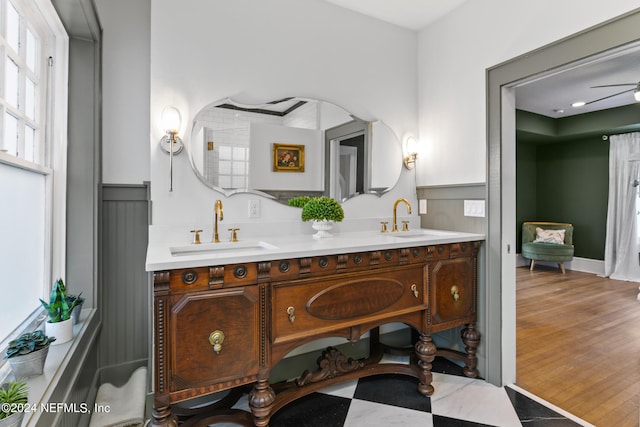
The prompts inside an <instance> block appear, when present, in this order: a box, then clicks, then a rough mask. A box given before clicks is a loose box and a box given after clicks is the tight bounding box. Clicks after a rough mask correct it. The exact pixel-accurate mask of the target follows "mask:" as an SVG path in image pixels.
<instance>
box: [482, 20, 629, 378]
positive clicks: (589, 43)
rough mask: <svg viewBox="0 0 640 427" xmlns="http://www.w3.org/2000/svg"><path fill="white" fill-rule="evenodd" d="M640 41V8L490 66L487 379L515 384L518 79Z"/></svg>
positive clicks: (488, 114)
mask: <svg viewBox="0 0 640 427" xmlns="http://www.w3.org/2000/svg"><path fill="white" fill-rule="evenodd" d="M639 40H640V9H636V10H634V11H632V12H629V13H627V14H624V15H622V16H620V17H617V18H614V19H612V20H610V21H606V22H604V23H602V24H599V25H597V26H595V27H592V28H589V29H587V30H584V31H582V32H580V33H578V34H576V35H572V36H570V37H567V38H565V39H562V40H559V41H557V42H555V43H552V44H550V45H547V46H544V47H542V48H540V49H537V50H535V51H532V52H529V53H527V54H524V55H522V56H519V57H516V58H514V59H512V60H509V61H507V62H504V63H502V64H498V65H496V66H495V67H492V68H489V69H487V72H486V84H487V171H488V174H487V201H488V203H487V212H488V217H487V218H488V221H487V242H486V253H487V257H486V259H487V263H486V291H487V295H486V307H485V313H487V318H486V325H487V327H486V334H485V335H486V336H485V339H484V342H485V344H486V346H487V347H486V348H487V372H486V378H487V380H488V381H489V382H491V383H492V384H495V385H505V384H512V383H515V379H516V335H515V334H516V328H515V323H516V318H515V313H516V311H515V301H516V297H515V253H516V247H515V245H516V240H515V233H516V230H515V187H514V186H513V185H511V184H509V183H508V180H510V179H512V178H513V177H514V176H515V140H516V136H515V97H514V93H513V88H514V87H515V86H517V84H518V82H522V81H525V80H527V79H531V78H533V76H542V75H545V74H548V73H550V72H553V71H554V70H555V71H560V70H562V69H563V68H565V67H569V66H570V65H571V66H575V65H576V64H578V63H580V62H589V61H592V60H594V59H597V58H598V57H601V56H604V55H609V54H610V53H611V52H612V51H615V50H617V49H625V48H628V47H629V46H631V45H632V44H634V43H637V42H638V41H639Z"/></svg>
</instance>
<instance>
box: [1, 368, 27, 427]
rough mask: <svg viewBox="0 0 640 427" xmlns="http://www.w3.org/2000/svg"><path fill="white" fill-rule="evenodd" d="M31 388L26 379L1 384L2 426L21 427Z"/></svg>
mask: <svg viewBox="0 0 640 427" xmlns="http://www.w3.org/2000/svg"><path fill="white" fill-rule="evenodd" d="M28 396H29V389H28V388H27V383H25V382H24V381H22V380H20V381H10V382H8V383H5V384H2V386H0V427H20V426H21V425H22V419H23V418H24V412H25V411H24V409H25V407H26V405H27V398H28Z"/></svg>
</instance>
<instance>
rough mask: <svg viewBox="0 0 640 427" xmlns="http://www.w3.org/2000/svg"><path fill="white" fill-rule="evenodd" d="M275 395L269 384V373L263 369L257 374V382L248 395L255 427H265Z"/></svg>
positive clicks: (267, 423)
mask: <svg viewBox="0 0 640 427" xmlns="http://www.w3.org/2000/svg"><path fill="white" fill-rule="evenodd" d="M275 399H276V393H275V392H274V391H273V389H272V388H271V385H270V384H269V371H268V370H266V369H264V370H261V371H260V372H259V373H258V382H256V384H255V385H254V386H253V390H251V393H249V408H251V413H252V414H253V416H254V419H255V425H256V426H257V427H267V426H268V425H269V419H270V418H271V409H272V408H273V402H274V401H275Z"/></svg>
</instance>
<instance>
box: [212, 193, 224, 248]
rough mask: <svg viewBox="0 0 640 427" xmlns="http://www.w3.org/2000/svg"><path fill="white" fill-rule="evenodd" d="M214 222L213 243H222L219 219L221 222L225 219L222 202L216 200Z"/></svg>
mask: <svg viewBox="0 0 640 427" xmlns="http://www.w3.org/2000/svg"><path fill="white" fill-rule="evenodd" d="M213 213H214V222H213V243H220V236H219V235H218V218H220V221H222V219H223V218H224V215H223V212H222V200H220V199H218V200H216V205H215V206H214V208H213Z"/></svg>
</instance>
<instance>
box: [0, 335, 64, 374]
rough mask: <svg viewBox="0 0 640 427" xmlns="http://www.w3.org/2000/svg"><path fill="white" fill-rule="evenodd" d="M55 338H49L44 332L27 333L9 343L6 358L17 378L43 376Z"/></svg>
mask: <svg viewBox="0 0 640 427" xmlns="http://www.w3.org/2000/svg"><path fill="white" fill-rule="evenodd" d="M55 340H56V339H55V337H48V336H46V335H45V334H44V332H43V331H42V330H37V331H35V332H27V333H24V334H22V335H20V336H19V337H18V338H16V339H15V340H12V341H11V342H9V347H8V348H7V352H6V354H5V356H4V358H5V359H8V360H9V364H10V365H11V370H12V371H13V375H14V377H15V378H27V377H32V376H34V375H40V374H42V371H43V369H44V362H45V360H46V359H47V354H49V344H51V343H52V342H53V341H55Z"/></svg>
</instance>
